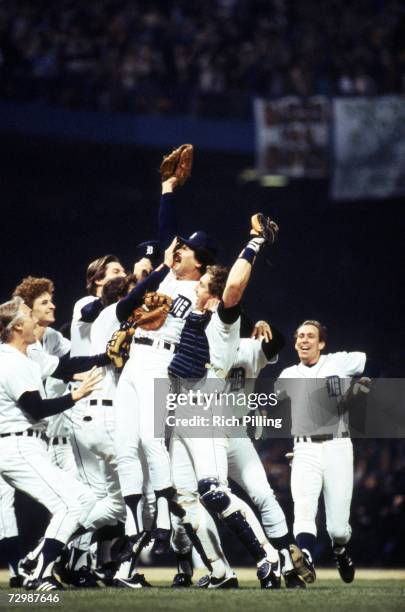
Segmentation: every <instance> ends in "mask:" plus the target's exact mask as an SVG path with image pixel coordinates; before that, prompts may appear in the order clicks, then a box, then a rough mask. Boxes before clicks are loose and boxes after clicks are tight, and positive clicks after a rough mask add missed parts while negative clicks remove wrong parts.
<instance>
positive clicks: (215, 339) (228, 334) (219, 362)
mask: <svg viewBox="0 0 405 612" xmlns="http://www.w3.org/2000/svg"><path fill="white" fill-rule="evenodd" d="M205 333H206V336H207V339H208V345H209V351H210V365H211V368H212V369H213V370H214V372H219V373H220V376H221V378H225V376H226V375H227V374H228V372H229V370H230V369H231V368H232V366H233V363H234V361H235V359H236V352H237V350H238V345H239V333H240V317H239V318H238V319H237V320H236V321H235V322H234V323H224V322H223V321H221V319H220V317H219V315H218V312H214V313H213V315H212V317H211V321H210V322H209V324H208V326H207V329H206V332H205Z"/></svg>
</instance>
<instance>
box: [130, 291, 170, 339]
mask: <svg viewBox="0 0 405 612" xmlns="http://www.w3.org/2000/svg"><path fill="white" fill-rule="evenodd" d="M172 302H173V300H172V298H171V297H169V296H168V295H165V294H164V293H159V292H157V291H147V292H146V294H145V298H144V303H143V305H142V306H139V308H136V309H135V310H134V313H133V324H134V326H135V327H141V328H142V329H147V330H155V329H159V328H160V327H162V325H163V323H164V322H165V321H166V317H167V315H168V314H169V310H170V307H171V305H172Z"/></svg>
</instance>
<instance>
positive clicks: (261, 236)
mask: <svg viewBox="0 0 405 612" xmlns="http://www.w3.org/2000/svg"><path fill="white" fill-rule="evenodd" d="M251 223H252V229H251V231H250V233H251V235H252V238H251V239H250V240H249V242H248V244H247V245H246V247H245V248H244V249H243V251H242V252H241V254H240V255H239V258H238V259H237V260H236V261H235V263H234V264H233V266H232V268H231V270H230V272H229V276H228V280H227V282H226V285H225V289H224V294H223V303H224V306H225V308H232V307H234V306H236V305H237V304H239V303H240V301H241V299H242V296H243V294H244V292H245V289H246V287H247V285H248V283H249V279H250V275H251V273H252V267H253V264H254V262H255V259H256V257H257V255H258V253H259V252H260V251H261V250H262V249H263V248H264V247H266V246H269V245H270V244H273V243H274V241H275V239H276V236H277V233H278V226H277V224H276V223H274V221H271V220H270V219H268V218H265V217H264V215H262V214H261V213H258V214H256V215H254V216H253V217H252V219H251Z"/></svg>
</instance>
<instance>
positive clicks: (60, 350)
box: [42, 327, 71, 357]
mask: <svg viewBox="0 0 405 612" xmlns="http://www.w3.org/2000/svg"><path fill="white" fill-rule="evenodd" d="M70 345H71V342H70V340H68V339H67V338H65V337H64V336H63V335H62V334H61V333H60V332H59V331H57V330H56V329H53V328H52V327H47V328H46V329H45V333H44V337H43V338H42V346H43V347H44V350H45V351H46V352H47V353H48V354H49V355H55V356H56V357H63V356H64V355H66V353H68V352H69V351H70Z"/></svg>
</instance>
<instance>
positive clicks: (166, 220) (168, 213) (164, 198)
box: [159, 193, 178, 251]
mask: <svg viewBox="0 0 405 612" xmlns="http://www.w3.org/2000/svg"><path fill="white" fill-rule="evenodd" d="M177 235H178V224H177V215H176V203H175V198H174V194H173V193H163V194H162V195H161V197H160V206H159V243H160V248H161V249H162V251H163V250H164V249H167V247H168V246H169V244H170V243H171V241H172V240H173V238H174V237H175V236H177Z"/></svg>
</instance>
